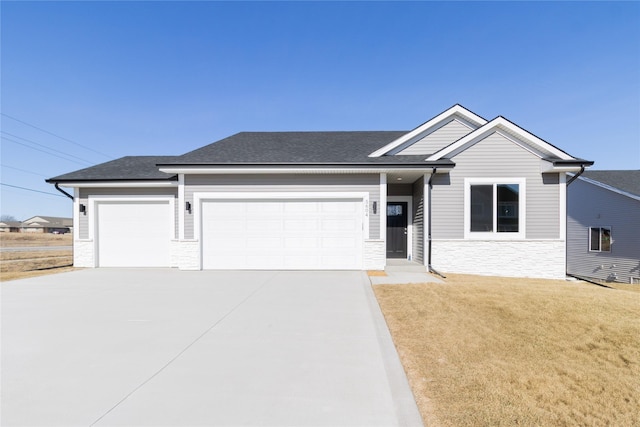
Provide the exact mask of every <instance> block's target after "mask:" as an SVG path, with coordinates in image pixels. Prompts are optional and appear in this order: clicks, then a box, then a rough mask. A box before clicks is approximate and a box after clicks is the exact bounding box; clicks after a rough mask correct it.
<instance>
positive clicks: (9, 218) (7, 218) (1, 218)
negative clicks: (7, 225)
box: [0, 214, 18, 222]
mask: <svg viewBox="0 0 640 427" xmlns="http://www.w3.org/2000/svg"><path fill="white" fill-rule="evenodd" d="M0 221H2V222H7V221H14V222H18V220H17V219H16V217H15V216H13V215H7V214H2V215H0Z"/></svg>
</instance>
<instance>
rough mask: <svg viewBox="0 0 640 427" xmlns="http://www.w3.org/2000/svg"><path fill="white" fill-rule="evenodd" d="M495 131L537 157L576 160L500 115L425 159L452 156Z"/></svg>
mask: <svg viewBox="0 0 640 427" xmlns="http://www.w3.org/2000/svg"><path fill="white" fill-rule="evenodd" d="M495 132H498V133H500V134H501V135H502V136H503V137H504V138H505V139H507V140H509V141H512V142H513V143H514V144H516V145H519V146H521V147H523V148H525V149H527V150H529V151H530V152H532V153H534V154H536V155H537V156H538V157H539V158H548V159H559V160H576V159H575V158H573V157H571V156H570V155H569V154H567V153H565V152H564V151H562V150H560V149H559V148H557V147H554V146H553V145H551V144H549V143H548V142H546V141H544V140H542V139H540V138H538V137H537V136H535V135H534V134H532V133H530V132H528V131H526V130H524V129H522V128H521V127H519V126H517V125H515V124H514V123H512V122H510V121H509V120H507V119H505V118H504V117H501V116H498V117H496V118H495V119H493V120H491V121H490V122H488V123H487V124H485V125H484V126H481V127H479V128H478V129H476V130H474V131H473V132H471V133H469V134H468V135H466V136H464V137H463V138H461V139H459V140H458V141H456V142H454V143H453V144H450V145H448V146H447V147H445V148H443V149H442V150H440V151H438V152H437V153H434V154H432V155H431V156H429V157H428V158H427V160H430V161H434V160H438V159H442V158H448V159H450V158H453V157H454V156H456V155H457V154H458V153H460V152H462V151H464V150H467V149H468V148H469V147H472V146H473V145H475V144H477V143H478V142H479V141H482V140H483V139H485V138H486V137H487V136H488V135H491V134H493V133H495Z"/></svg>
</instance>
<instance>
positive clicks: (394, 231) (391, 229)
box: [387, 202, 407, 258]
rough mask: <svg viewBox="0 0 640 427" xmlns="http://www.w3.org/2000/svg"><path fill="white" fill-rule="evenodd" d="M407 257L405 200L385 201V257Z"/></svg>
mask: <svg viewBox="0 0 640 427" xmlns="http://www.w3.org/2000/svg"><path fill="white" fill-rule="evenodd" d="M406 257H407V202H388V203H387V258H406Z"/></svg>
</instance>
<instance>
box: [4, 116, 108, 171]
mask: <svg viewBox="0 0 640 427" xmlns="http://www.w3.org/2000/svg"><path fill="white" fill-rule="evenodd" d="M0 115H3V116H4V117H6V118H8V119H11V120H15V121H16V122H19V123H22V124H23V125H27V126H29V127H32V128H34V129H37V130H39V131H41V132H44V133H47V134H49V135H51V136H55V137H56V138H60V139H61V140H63V141H67V142H70V143H71V144H74V145H77V146H78V147H82V148H84V149H85V150H89V151H93V152H94V153H98V154H100V155H101V156H105V157H107V158H109V159H111V160H113V157H112V156H110V155H108V154H105V153H103V152H101V151H98V150H94V149H93V148H91V147H87V146H86V145H82V144H80V143H79V142H75V141H72V140H70V139H68V138H65V137H64V136H60V135H56V134H55V133H53V132H49V131H48V130H46V129H42V128H40V127H38V126H35V125H32V124H31V123H27V122H25V121H24V120H20V119H17V118H15V117H12V116H10V115H8V114H5V113H0Z"/></svg>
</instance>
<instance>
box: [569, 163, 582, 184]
mask: <svg viewBox="0 0 640 427" xmlns="http://www.w3.org/2000/svg"><path fill="white" fill-rule="evenodd" d="M584 168H585V166H584V164H583V165H580V172H578V173H576V174H575V175H573V176H572V177H571V179H570V180H569V181H567V187H568V186H569V184H571V183H572V182H573V181H575V180H576V179H578V177H579V176H580V175H582V174H583V173H584Z"/></svg>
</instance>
